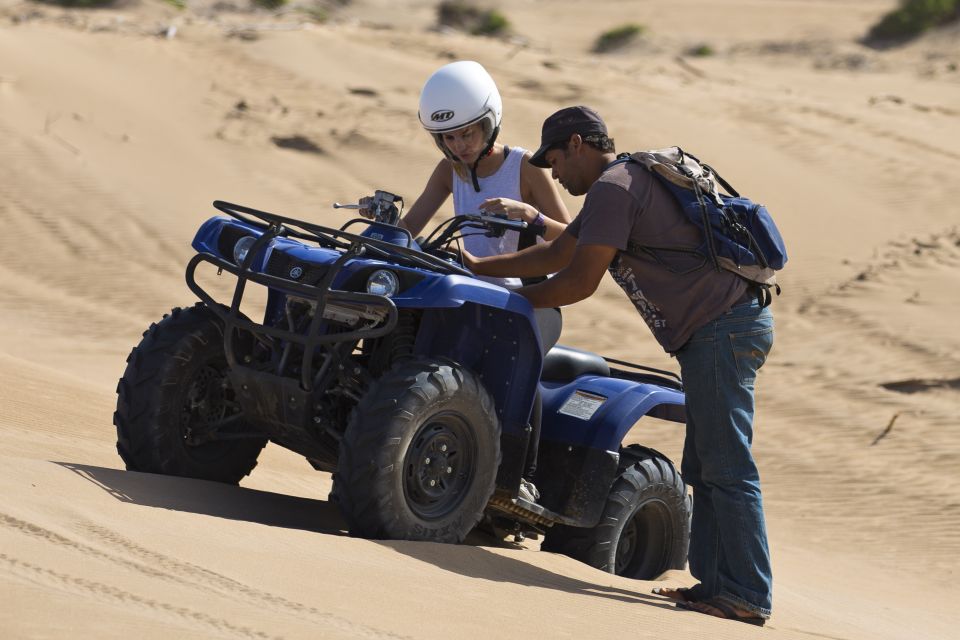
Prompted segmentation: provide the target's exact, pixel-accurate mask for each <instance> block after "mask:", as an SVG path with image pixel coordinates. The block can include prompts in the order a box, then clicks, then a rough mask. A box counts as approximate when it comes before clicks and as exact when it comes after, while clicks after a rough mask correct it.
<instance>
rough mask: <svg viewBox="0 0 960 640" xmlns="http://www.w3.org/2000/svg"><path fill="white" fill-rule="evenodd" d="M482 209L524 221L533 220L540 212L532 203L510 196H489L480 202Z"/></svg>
mask: <svg viewBox="0 0 960 640" xmlns="http://www.w3.org/2000/svg"><path fill="white" fill-rule="evenodd" d="M480 211H482V212H483V213H491V214H501V215H502V214H506V215H507V217H508V218H512V219H514V220H523V221H524V222H533V221H534V220H535V219H536V218H537V213H538V211H537V210H536V209H535V208H534V207H533V206H532V205H529V204H527V203H525V202H519V201H517V200H511V199H510V198H488V199H487V200H484V201H483V202H482V203H480Z"/></svg>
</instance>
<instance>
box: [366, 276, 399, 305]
mask: <svg viewBox="0 0 960 640" xmlns="http://www.w3.org/2000/svg"><path fill="white" fill-rule="evenodd" d="M399 289H400V279H399V278H398V277H397V274H395V273H394V272H393V271H390V270H389V269H377V270H376V271H374V272H373V273H371V274H370V277H369V278H367V293H374V294H376V295H378V296H387V297H388V298H389V297H390V296H392V295H393V294H395V293H396V292H397V291H398V290H399Z"/></svg>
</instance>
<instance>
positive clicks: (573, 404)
mask: <svg viewBox="0 0 960 640" xmlns="http://www.w3.org/2000/svg"><path fill="white" fill-rule="evenodd" d="M606 401H607V399H606V397H604V396H599V395H597V394H595V393H587V392H586V391H580V390H579V389H577V390H576V391H574V392H573V393H572V394H571V395H570V397H569V398H567V401H566V402H564V403H563V406H562V407H560V413H562V414H564V415H567V416H573V417H574V418H580V419H581V420H589V419H590V418H591V417H593V414H595V413H596V412H597V409H599V408H600V407H601V405H603V403H604V402H606Z"/></svg>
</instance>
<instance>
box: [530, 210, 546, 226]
mask: <svg viewBox="0 0 960 640" xmlns="http://www.w3.org/2000/svg"><path fill="white" fill-rule="evenodd" d="M530 224H532V225H535V226H537V227H545V226H547V223H546V222H545V216H544V215H543V214H542V213H541V212H539V211H537V217H536V218H534V219H533V222H531V223H530Z"/></svg>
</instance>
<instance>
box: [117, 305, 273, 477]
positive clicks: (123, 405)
mask: <svg viewBox="0 0 960 640" xmlns="http://www.w3.org/2000/svg"><path fill="white" fill-rule="evenodd" d="M226 369H227V360H226V356H225V355H224V351H223V329H222V326H221V324H220V322H219V320H218V319H217V317H216V316H215V315H214V314H213V312H211V311H210V310H209V309H207V308H206V307H205V306H203V305H202V304H197V305H196V306H194V307H192V308H190V309H179V308H177V309H174V310H173V311H171V312H170V313H169V314H168V315H165V316H164V317H163V320H161V321H160V322H159V323H156V324H153V325H151V326H150V328H149V329H147V331H146V332H144V334H143V340H141V341H140V344H139V345H137V346H136V347H135V348H134V349H133V351H131V352H130V355H129V356H128V357H127V368H126V371H124V373H123V377H122V378H120V383H119V384H118V385H117V395H118V398H117V411H116V413H114V414H113V423H114V424H115V425H116V427H117V452H118V453H119V454H120V457H121V458H123V461H124V462H125V463H126V465H127V469H128V470H130V471H144V472H147V473H160V474H164V475H170V476H182V477H187V478H200V479H203V480H214V481H217V482H225V483H227V484H237V483H238V482H240V479H241V478H243V477H244V476H246V475H247V474H249V473H250V471H251V470H253V468H254V467H255V466H256V465H257V456H258V455H260V451H261V450H262V449H263V447H264V445H266V443H267V439H266V438H265V437H260V438H241V439H231V440H216V439H213V440H208V441H205V442H199V443H198V442H197V441H198V437H199V435H200V434H202V433H204V429H205V428H206V429H207V432H209V429H210V427H211V424H212V423H216V422H218V421H221V420H223V419H224V418H227V417H229V416H230V415H232V414H234V413H236V412H237V411H239V409H238V408H237V407H236V404H235V403H233V402H232V400H233V392H232V390H231V388H230V384H229V382H228V380H227V377H226ZM243 429H244V425H243V423H242V421H240V420H237V421H236V422H233V423H232V424H230V431H231V433H234V434H236V433H238V432H242V431H243Z"/></svg>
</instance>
